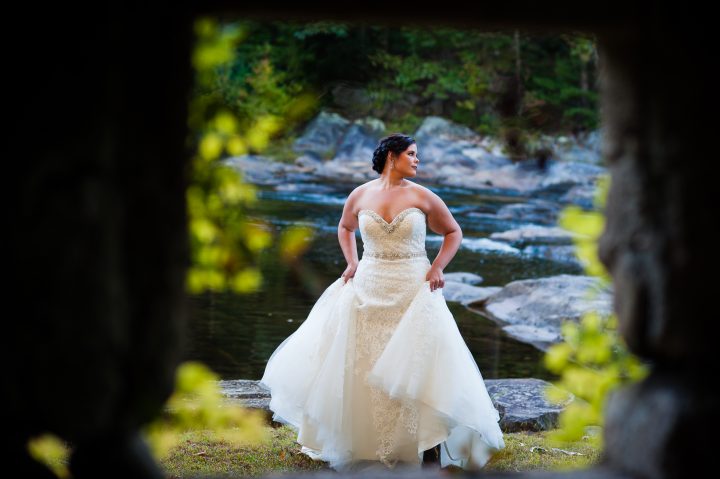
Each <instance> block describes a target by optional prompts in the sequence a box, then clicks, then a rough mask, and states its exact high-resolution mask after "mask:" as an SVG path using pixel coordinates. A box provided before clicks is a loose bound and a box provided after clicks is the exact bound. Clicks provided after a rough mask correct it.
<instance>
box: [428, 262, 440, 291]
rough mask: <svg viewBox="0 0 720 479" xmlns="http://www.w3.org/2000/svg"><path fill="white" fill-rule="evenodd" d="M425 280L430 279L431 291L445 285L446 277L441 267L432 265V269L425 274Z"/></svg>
mask: <svg viewBox="0 0 720 479" xmlns="http://www.w3.org/2000/svg"><path fill="white" fill-rule="evenodd" d="M425 281H430V291H435V290H436V289H438V288H443V287H445V278H444V277H443V272H442V270H441V269H440V268H437V267H435V266H431V267H430V270H429V271H428V272H427V275H426V276H425Z"/></svg>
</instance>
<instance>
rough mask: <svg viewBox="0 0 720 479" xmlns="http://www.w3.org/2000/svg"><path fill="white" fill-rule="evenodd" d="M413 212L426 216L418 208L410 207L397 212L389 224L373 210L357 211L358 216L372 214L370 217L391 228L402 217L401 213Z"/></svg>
mask: <svg viewBox="0 0 720 479" xmlns="http://www.w3.org/2000/svg"><path fill="white" fill-rule="evenodd" d="M415 210H416V211H418V212H420V213H422V215H423V216H427V215H426V214H425V212H424V211H423V210H421V209H420V208H418V207H417V206H411V207H410V208H405V209H404V210H402V211H401V212H399V213H398V214H397V215H395V217H394V218H393V219H392V221H390V222H389V223H388V222H387V221H386V220H385V218H383V217H382V216H381V215H380V213H378V212H377V211H375V210H371V209H369V208H364V209H362V210H360V211H358V216H360V213H363V212H367V213H372V216H374V217H376V218H378V219H380V220H382V222H383V223H385V224H386V225H388V226H391V225H393V224H394V223H395V222H396V221H397V220H398V218H400V217H401V216H402V215H403V213H405V212H406V211H415Z"/></svg>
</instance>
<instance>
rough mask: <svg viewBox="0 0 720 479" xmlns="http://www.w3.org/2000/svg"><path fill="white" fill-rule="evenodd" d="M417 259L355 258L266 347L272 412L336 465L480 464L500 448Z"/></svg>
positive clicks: (476, 381) (486, 406)
mask: <svg viewBox="0 0 720 479" xmlns="http://www.w3.org/2000/svg"><path fill="white" fill-rule="evenodd" d="M429 267H430V263H429V261H428V259H427V257H422V258H409V259H400V260H398V259H377V258H363V259H362V260H361V261H360V263H359V265H358V269H357V271H356V273H355V277H354V278H352V279H350V280H349V281H348V282H347V283H344V281H343V279H342V278H340V279H338V280H336V281H335V282H334V283H332V284H331V285H330V286H329V287H328V288H327V289H326V290H325V292H324V293H323V294H322V295H321V297H320V298H319V299H318V301H317V302H316V303H315V305H314V306H313V308H312V310H311V312H310V314H309V316H308V317H307V319H306V320H305V321H304V322H303V323H302V324H301V325H300V327H299V328H298V329H297V330H296V331H295V332H294V333H293V334H292V335H290V336H289V337H287V338H286V339H285V340H284V341H283V342H282V343H281V344H280V345H279V346H278V347H277V348H276V350H275V351H274V352H273V354H272V355H271V356H270V359H269V360H268V363H267V366H266V368H265V372H264V374H263V377H262V379H261V381H260V382H261V384H263V385H264V386H265V387H267V388H268V389H269V390H270V393H271V400H270V409H271V410H272V411H273V420H275V421H278V422H281V423H285V424H288V425H290V426H292V427H293V428H294V429H295V430H296V431H297V433H298V437H297V442H298V443H299V444H301V445H302V446H303V447H302V450H303V452H305V453H307V454H308V455H309V456H311V457H313V458H315V459H319V460H323V461H327V462H328V463H329V466H330V467H332V468H333V469H335V470H337V471H356V470H360V469H365V468H366V467H368V466H370V467H378V466H379V467H381V468H383V467H385V468H391V469H392V468H396V467H409V468H416V467H420V466H421V463H422V456H423V451H425V450H427V449H430V448H432V447H434V446H435V445H437V444H440V445H441V447H440V451H441V456H440V465H441V467H445V466H447V465H450V464H453V465H456V466H458V467H462V468H464V469H470V470H472V469H478V468H480V467H482V466H484V465H485V463H486V462H487V460H488V459H489V458H490V456H491V455H492V453H493V451H496V450H499V449H502V448H503V447H505V444H504V441H503V436H502V432H501V430H500V427H499V424H498V421H499V419H500V417H499V414H498V412H497V410H496V409H495V408H494V406H493V404H492V401H491V400H490V397H489V395H488V393H487V390H486V388H485V384H484V382H483V378H482V375H481V373H480V370H479V369H478V366H477V364H476V363H475V360H474V358H473V357H472V354H471V353H470V350H469V349H468V348H467V345H466V344H465V341H464V340H463V338H462V336H461V335H460V332H459V330H458V328H457V325H456V323H455V320H454V318H453V316H452V314H451V313H450V311H449V309H448V307H447V304H446V302H445V299H444V297H443V296H442V290H436V291H434V292H431V291H430V286H429V283H428V282H426V281H425V275H426V273H427V271H428V269H429Z"/></svg>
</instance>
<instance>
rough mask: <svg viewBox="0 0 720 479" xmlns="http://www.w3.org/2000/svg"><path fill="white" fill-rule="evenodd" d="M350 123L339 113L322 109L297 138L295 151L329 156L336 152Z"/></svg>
mask: <svg viewBox="0 0 720 479" xmlns="http://www.w3.org/2000/svg"><path fill="white" fill-rule="evenodd" d="M349 125H350V122H349V121H348V120H347V119H345V118H343V117H341V116H340V115H338V114H337V113H328V112H326V111H322V112H320V114H319V115H318V116H316V117H315V118H314V119H313V120H312V121H311V122H310V124H309V125H308V126H307V128H306V129H305V132H304V133H303V135H302V136H301V137H300V138H298V139H297V140H295V143H294V144H293V151H295V152H297V153H314V154H316V155H317V156H319V157H321V158H327V157H328V156H331V155H332V154H334V152H335V151H336V149H337V147H338V146H339V144H340V140H341V139H342V137H343V136H344V135H345V131H346V130H347V128H348V126H349Z"/></svg>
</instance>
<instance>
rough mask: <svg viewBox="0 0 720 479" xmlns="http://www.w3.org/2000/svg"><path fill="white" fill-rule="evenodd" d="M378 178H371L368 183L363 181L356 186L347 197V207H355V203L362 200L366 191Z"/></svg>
mask: <svg viewBox="0 0 720 479" xmlns="http://www.w3.org/2000/svg"><path fill="white" fill-rule="evenodd" d="M376 182H377V180H370V181H368V182H366V183H363V184H362V185H358V186H356V187H355V188H354V189H353V190H352V191H351V192H350V194H349V195H348V197H347V199H346V200H345V205H346V207H349V208H350V209H351V210H354V209H355V205H356V204H357V203H359V202H360V199H361V198H362V197H363V195H364V194H365V192H366V191H367V190H368V189H369V188H371V187H372V185H373V184H374V183H376Z"/></svg>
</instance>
